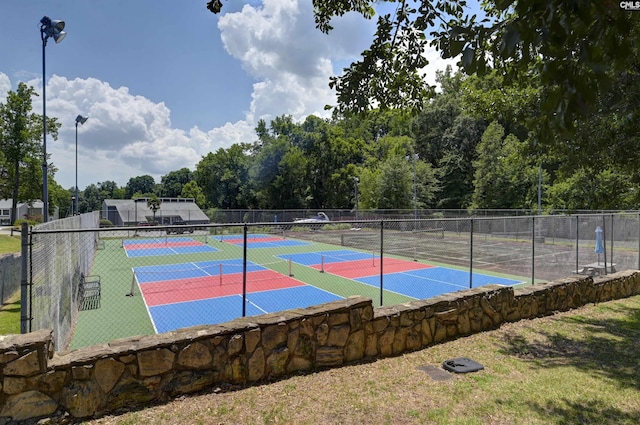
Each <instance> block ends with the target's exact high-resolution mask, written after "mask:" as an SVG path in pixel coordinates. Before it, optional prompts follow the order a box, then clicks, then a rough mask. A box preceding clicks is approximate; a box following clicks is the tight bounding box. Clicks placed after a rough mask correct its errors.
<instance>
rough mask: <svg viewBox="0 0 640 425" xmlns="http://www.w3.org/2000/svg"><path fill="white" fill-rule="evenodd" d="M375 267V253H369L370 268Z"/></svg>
mask: <svg viewBox="0 0 640 425" xmlns="http://www.w3.org/2000/svg"><path fill="white" fill-rule="evenodd" d="M375 266H376V252H375V251H371V267H375Z"/></svg>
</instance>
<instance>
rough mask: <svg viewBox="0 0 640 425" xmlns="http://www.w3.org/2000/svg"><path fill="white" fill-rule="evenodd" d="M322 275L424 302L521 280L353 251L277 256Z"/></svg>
mask: <svg viewBox="0 0 640 425" xmlns="http://www.w3.org/2000/svg"><path fill="white" fill-rule="evenodd" d="M278 257H279V258H282V259H286V260H291V261H293V262H295V263H298V264H302V265H305V266H308V267H311V268H314V269H317V270H318V271H320V272H323V273H331V274H334V275H337V276H341V277H345V278H348V279H352V280H355V281H357V282H361V283H364V284H367V285H371V286H374V287H380V284H381V279H380V275H381V272H382V276H383V278H382V285H383V287H384V289H385V290H387V291H391V292H395V293H397V294H401V295H406V296H408V297H411V298H416V299H424V298H431V297H435V296H438V295H442V294H444V293H447V292H455V291H460V290H464V289H469V287H470V286H473V287H474V288H475V287H478V286H484V285H489V284H499V285H504V286H514V285H518V284H521V283H524V282H523V281H518V280H514V279H508V278H504V277H498V276H492V275H487V274H482V273H472V274H471V275H470V274H469V272H467V271H462V270H457V269H453V268H448V267H442V266H434V265H429V264H425V263H420V262H417V261H409V260H402V259H398V258H391V257H388V258H385V259H384V261H383V262H382V268H381V262H380V257H379V256H377V255H375V254H373V253H364V252H359V251H353V250H332V251H320V252H308V253H301V254H287V255H280V256H278Z"/></svg>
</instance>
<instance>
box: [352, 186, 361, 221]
mask: <svg viewBox="0 0 640 425" xmlns="http://www.w3.org/2000/svg"><path fill="white" fill-rule="evenodd" d="M359 181H360V179H359V178H357V177H355V176H354V177H353V185H354V186H355V188H356V221H358V182H359Z"/></svg>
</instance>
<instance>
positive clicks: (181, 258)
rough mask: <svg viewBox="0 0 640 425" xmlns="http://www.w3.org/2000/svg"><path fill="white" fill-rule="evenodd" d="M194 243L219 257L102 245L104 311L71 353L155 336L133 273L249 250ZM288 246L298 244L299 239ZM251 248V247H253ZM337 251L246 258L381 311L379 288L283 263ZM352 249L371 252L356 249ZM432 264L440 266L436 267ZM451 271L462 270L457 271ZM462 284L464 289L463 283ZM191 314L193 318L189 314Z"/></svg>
mask: <svg viewBox="0 0 640 425" xmlns="http://www.w3.org/2000/svg"><path fill="white" fill-rule="evenodd" d="M240 237H241V235H240ZM192 238H193V239H194V240H196V241H199V242H201V244H206V245H209V246H211V247H213V248H215V251H212V252H193V253H183V254H175V255H158V256H153V255H150V256H141V257H128V256H127V253H126V249H125V247H124V246H123V242H124V241H125V240H132V239H133V240H135V238H128V239H122V238H112V239H101V241H103V242H104V245H103V249H99V250H98V251H97V252H96V258H95V263H94V266H93V270H92V272H91V274H92V275H98V276H100V281H101V299H100V305H99V307H98V308H93V309H87V310H83V311H80V312H79V316H78V320H77V323H76V326H75V330H74V332H73V336H72V340H71V342H70V346H69V348H70V349H75V348H80V347H85V346H90V345H95V344H100V343H105V342H108V341H111V340H114V339H119V338H126V337H133V336H144V335H152V334H154V327H153V324H152V322H151V319H150V315H149V310H148V306H147V305H146V304H145V302H144V299H143V297H142V296H141V293H140V290H139V288H138V285H137V283H136V281H135V279H134V273H133V269H134V268H135V267H142V266H161V265H167V264H178V263H184V264H189V263H196V262H203V261H218V260H220V261H223V260H231V259H238V258H242V257H243V252H244V249H243V246H242V245H234V244H231V243H227V242H225V241H220V240H219V239H216V238H215V237H211V236H204V235H193V236H192ZM159 239H160V240H161V241H168V242H170V241H171V240H172V238H171V237H162V238H159ZM176 240H177V239H176ZM283 240H285V239H283ZM286 240H289V241H296V239H286ZM101 246H102V244H101ZM250 246H251V245H250V244H249V247H250ZM338 249H344V247H341V246H338V245H331V244H326V243H319V242H310V243H306V244H304V245H298V244H295V245H287V246H275V247H268V248H253V249H247V250H246V252H247V261H250V262H252V263H255V264H259V265H262V266H264V267H266V268H268V269H271V270H274V271H276V272H279V273H281V274H283V275H285V276H290V275H291V276H292V277H293V278H294V279H296V280H299V281H301V282H304V283H306V284H308V285H312V286H314V287H316V288H319V289H322V290H324V291H328V292H330V293H332V294H335V295H338V296H340V297H344V298H346V297H349V296H355V295H359V296H364V297H367V298H370V299H371V300H372V301H373V304H374V306H380V298H381V293H380V288H379V287H375V286H371V285H367V284H364V283H360V282H357V281H355V280H352V279H348V278H345V277H341V276H337V275H334V274H331V273H322V272H320V271H319V270H317V269H314V268H312V267H308V266H305V265H302V264H297V263H295V262H290V261H286V260H283V258H282V257H286V255H287V254H301V253H315V252H324V251H331V250H338ZM349 249H351V250H353V251H359V252H366V251H363V250H357V249H354V248H349ZM366 253H367V254H371V255H372V256H375V255H376V254H377V253H376V252H366ZM279 256H280V257H279ZM389 258H391V257H389ZM430 264H433V265H437V264H435V263H430ZM452 268H454V269H460V268H458V267H452ZM495 276H503V277H508V278H513V279H518V280H523V279H521V278H518V277H513V276H505V275H503V274H501V275H498V274H495ZM462 283H463V284H464V282H462ZM132 290H133V291H132ZM382 298H383V303H384V305H394V304H401V303H405V302H407V301H410V300H413V299H414V298H411V297H409V296H406V295H402V294H399V293H394V292H390V291H386V290H385V291H384V292H383V294H382ZM232 308H237V309H238V316H241V302H239V303H238V304H237V305H235V304H234V306H233V307H232ZM186 313H187V314H188V312H186Z"/></svg>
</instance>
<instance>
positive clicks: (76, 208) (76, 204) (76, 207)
mask: <svg viewBox="0 0 640 425" xmlns="http://www.w3.org/2000/svg"><path fill="white" fill-rule="evenodd" d="M78 199H79V198H78V120H77V119H76V201H75V205H74V210H73V213H74V214H73V215H78Z"/></svg>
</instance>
